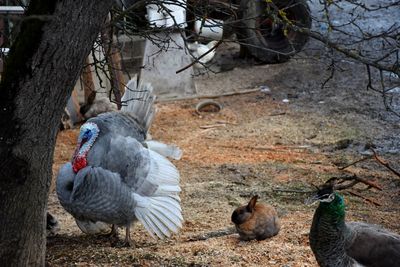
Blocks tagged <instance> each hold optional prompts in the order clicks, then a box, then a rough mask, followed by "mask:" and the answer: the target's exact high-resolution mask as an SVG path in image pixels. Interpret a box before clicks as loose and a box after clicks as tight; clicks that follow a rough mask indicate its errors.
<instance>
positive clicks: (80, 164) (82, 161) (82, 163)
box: [72, 157, 87, 173]
mask: <svg viewBox="0 0 400 267" xmlns="http://www.w3.org/2000/svg"><path fill="white" fill-rule="evenodd" d="M86 166H87V161H86V157H76V158H75V159H74V161H73V162H72V169H73V170H74V172H75V173H77V172H78V171H79V170H80V169H83V168H85V167H86Z"/></svg>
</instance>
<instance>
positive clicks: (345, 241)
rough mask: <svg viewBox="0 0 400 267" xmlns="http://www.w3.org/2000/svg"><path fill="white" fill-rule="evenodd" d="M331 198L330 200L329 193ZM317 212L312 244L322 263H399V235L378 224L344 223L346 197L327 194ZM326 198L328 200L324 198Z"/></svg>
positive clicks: (377, 266) (390, 266)
mask: <svg viewBox="0 0 400 267" xmlns="http://www.w3.org/2000/svg"><path fill="white" fill-rule="evenodd" d="M328 195H331V198H332V197H333V199H329V200H327V198H326V197H327V196H328ZM316 200H319V201H323V202H321V203H320V204H319V206H318V208H317V210H316V211H315V213H314V218H313V222H312V226H311V231H310V236H309V239H310V246H311V249H312V251H313V253H314V255H315V258H316V260H317V262H318V264H319V265H320V266H323V267H324V266H329V267H333V266H335V267H350V266H366V267H394V266H400V236H399V235H397V234H395V233H391V232H389V231H387V230H384V229H382V228H381V227H379V226H375V225H371V224H366V223H361V222H349V223H346V222H345V210H344V209H345V205H344V200H343V197H342V196H341V195H339V194H337V193H331V194H324V195H321V194H320V196H319V198H317V199H316ZM324 200H325V201H324Z"/></svg>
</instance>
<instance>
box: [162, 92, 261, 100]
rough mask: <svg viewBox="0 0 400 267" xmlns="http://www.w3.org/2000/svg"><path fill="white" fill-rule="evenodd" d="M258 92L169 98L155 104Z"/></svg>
mask: <svg viewBox="0 0 400 267" xmlns="http://www.w3.org/2000/svg"><path fill="white" fill-rule="evenodd" d="M259 91H260V89H248V90H243V91H237V92H228V93H223V94H215V95H194V96H183V97H176V98H170V99H161V100H158V101H156V102H169V101H178V100H189V99H204V98H218V97H223V96H233V95H243V94H250V93H254V92H259Z"/></svg>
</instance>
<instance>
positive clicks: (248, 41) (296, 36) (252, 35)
mask: <svg viewBox="0 0 400 267" xmlns="http://www.w3.org/2000/svg"><path fill="white" fill-rule="evenodd" d="M273 3H274V4H271V3H268V1H265V0H242V1H241V2H240V18H241V20H240V22H239V23H238V28H237V30H236V33H237V37H238V40H239V42H240V43H241V49H242V50H244V52H245V53H246V54H250V55H251V56H253V57H255V58H257V59H259V60H261V61H263V62H265V63H280V62H285V61H287V60H288V59H289V58H290V57H291V56H293V55H294V54H296V53H297V52H299V51H300V50H301V49H302V48H303V46H304V45H305V44H306V43H307V41H308V36H307V35H305V34H302V33H300V32H296V31H294V30H292V29H290V28H287V29H286V30H285V25H284V24H283V22H281V23H279V21H277V22H275V21H274V16H275V14H277V12H276V11H275V9H274V6H275V5H276V7H278V9H279V10H280V11H283V12H281V14H279V13H278V14H279V15H278V18H279V19H281V20H284V19H286V18H287V19H289V21H291V22H292V23H293V24H294V25H296V26H298V27H301V28H308V29H310V28H311V14H310V9H309V7H308V5H307V2H306V0H273ZM282 14H284V15H283V16H284V17H282Z"/></svg>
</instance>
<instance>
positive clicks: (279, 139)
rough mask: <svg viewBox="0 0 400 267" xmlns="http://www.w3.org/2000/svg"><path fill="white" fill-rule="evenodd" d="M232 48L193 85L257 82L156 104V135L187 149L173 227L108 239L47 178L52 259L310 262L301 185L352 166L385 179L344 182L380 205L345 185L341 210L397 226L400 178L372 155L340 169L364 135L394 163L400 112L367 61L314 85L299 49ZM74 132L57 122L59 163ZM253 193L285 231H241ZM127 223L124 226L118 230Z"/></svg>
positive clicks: (313, 73) (307, 211)
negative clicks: (73, 211) (240, 211)
mask: <svg viewBox="0 0 400 267" xmlns="http://www.w3.org/2000/svg"><path fill="white" fill-rule="evenodd" d="M229 49H233V48H229ZM229 49H228V50H229ZM231 52H232V51H231ZM228 56H229V57H230V59H226V60H225V63H226V64H225V65H223V64H222V65H221V64H219V68H220V69H218V70H221V71H223V72H221V73H219V74H209V75H202V76H199V77H197V78H196V84H197V89H198V92H199V95H211V94H215V93H229V92H237V91H243V90H250V89H257V88H258V89H263V90H259V91H256V92H253V93H248V94H239V95H232V96H224V97H219V98H215V99H214V100H216V101H218V102H219V103H220V104H221V105H222V107H223V108H222V110H221V111H220V112H215V113H213V112H209V113H206V112H202V113H200V114H199V113H196V112H195V106H196V104H197V103H198V102H199V101H200V100H199V99H192V100H182V101H174V102H171V101H169V102H159V103H157V108H158V113H157V116H156V120H155V121H154V124H153V125H152V128H151V131H150V132H151V135H152V137H153V139H155V140H161V141H163V142H166V143H174V144H177V145H178V146H179V147H180V148H181V149H182V150H183V152H184V155H183V158H182V159H181V160H180V161H174V164H175V165H176V166H177V168H178V169H179V171H180V173H181V187H182V193H181V198H182V209H183V216H184V219H185V222H184V225H183V228H182V230H181V231H180V233H179V234H177V235H175V236H173V237H172V238H171V239H169V240H162V241H160V240H154V239H152V238H151V237H150V235H149V234H147V233H146V231H145V230H144V228H143V226H142V225H141V224H140V223H138V224H136V225H135V226H134V228H133V229H134V230H133V233H132V234H131V237H132V238H133V240H135V241H136V248H122V247H113V246H112V242H111V241H110V239H109V238H107V237H99V236H94V237H93V236H87V235H84V234H82V233H81V232H80V230H79V229H78V227H77V226H76V225H75V223H74V221H73V219H72V217H71V216H70V215H69V214H68V213H67V212H66V211H65V210H63V208H62V207H61V206H60V205H59V202H58V200H57V196H56V194H55V192H54V189H53V190H52V192H51V194H50V197H49V210H50V212H52V213H53V214H54V215H55V216H56V217H57V219H58V220H59V222H60V225H61V230H60V232H59V233H58V234H57V235H56V236H54V237H49V238H48V244H47V248H48V249H47V261H48V262H49V264H50V265H51V266H74V265H77V266H293V267H294V266H317V264H316V261H315V259H314V256H313V254H312V251H311V249H310V247H309V242H308V233H309V228H310V225H311V220H312V216H313V212H314V210H315V208H316V206H307V205H305V204H304V200H305V199H306V198H307V196H308V194H306V193H302V192H301V191H308V190H312V188H313V187H312V184H321V183H322V182H323V181H325V180H327V179H328V178H329V177H331V176H334V175H339V174H348V173H352V174H357V175H358V176H359V177H363V178H367V179H372V180H374V181H376V182H377V183H379V184H380V185H381V186H382V187H383V188H384V190H383V191H377V190H375V189H370V190H366V191H360V189H361V188H363V187H362V186H360V187H356V188H354V189H352V190H353V192H356V193H358V194H361V195H362V196H364V197H365V198H368V199H370V200H373V201H374V202H376V204H372V203H371V202H369V201H366V200H363V199H362V198H359V197H355V196H352V195H350V194H349V193H346V192H344V194H345V198H346V200H347V208H348V211H347V219H348V220H359V221H365V222H369V223H375V224H381V225H383V226H384V227H386V228H388V229H390V230H392V231H394V232H397V233H400V224H399V220H400V213H399V212H400V205H399V204H400V177H396V176H395V175H393V174H392V173H391V172H389V171H388V170H387V169H386V168H384V167H383V166H382V165H379V164H377V163H376V161H374V160H365V161H362V162H360V163H358V164H355V165H353V166H351V167H349V168H346V169H345V170H339V167H341V166H345V165H347V164H349V163H352V162H353V161H355V160H357V159H361V158H363V157H365V156H367V155H369V152H370V151H368V149H367V148H366V145H367V144H372V145H374V146H375V149H376V151H377V152H378V154H379V156H380V157H381V158H382V159H384V160H386V161H387V162H389V163H390V165H391V166H392V167H394V168H396V169H397V170H400V164H399V148H400V146H399V144H400V138H399V136H400V135H399V130H400V123H399V122H400V121H399V118H396V117H394V116H392V115H391V113H389V112H387V111H386V110H385V108H384V107H383V104H382V99H381V97H380V96H379V95H378V94H377V93H375V92H373V91H368V90H366V89H365V88H366V83H367V81H366V78H365V76H364V69H363V68H362V67H358V66H356V65H354V64H351V63H348V62H343V64H342V67H343V72H341V73H339V74H338V75H337V76H336V77H335V78H334V79H333V80H332V81H330V82H329V83H328V84H327V86H326V87H324V88H321V83H322V82H323V81H324V80H325V79H326V78H327V77H328V76H329V72H328V71H327V69H326V66H325V65H324V63H323V62H318V61H315V60H307V59H304V58H300V57H299V58H298V59H293V60H291V61H289V62H287V63H284V64H279V65H254V64H253V63H254V62H250V63H249V62H244V61H240V60H236V59H235V58H234V53H233V52H232V53H231V55H227V54H221V55H220V59H221V58H224V57H225V58H226V57H228ZM220 59H218V58H217V59H216V62H219V63H220V62H221V61H219V60H220ZM235 60H236V61H235ZM221 66H222V67H221ZM266 87H268V89H269V91H268V90H265V89H266ZM395 97H396V96H395ZM77 134H78V129H74V130H67V131H62V132H60V134H59V136H58V140H57V147H56V151H55V155H54V168H53V171H54V173H55V174H56V173H57V170H58V168H59V167H60V165H61V164H64V163H65V162H67V161H68V160H70V158H71V155H72V152H73V150H74V147H75V144H76V139H77ZM288 191H289V192H288ZM292 191H293V192H292ZM255 194H258V195H259V196H260V201H262V202H265V203H269V204H271V205H273V206H275V207H276V209H277V210H278V213H279V215H280V217H281V223H282V228H281V231H280V233H279V234H278V235H277V236H275V237H273V238H271V239H268V240H265V241H250V242H243V241H239V239H238V235H237V234H236V233H234V232H232V226H233V224H232V223H231V222H230V216H231V213H232V211H233V210H234V209H235V208H236V207H238V206H239V205H242V204H245V203H247V202H248V200H249V199H250V198H251V196H253V195H255ZM124 233H125V232H124V230H123V229H120V237H121V238H123V237H124Z"/></svg>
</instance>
